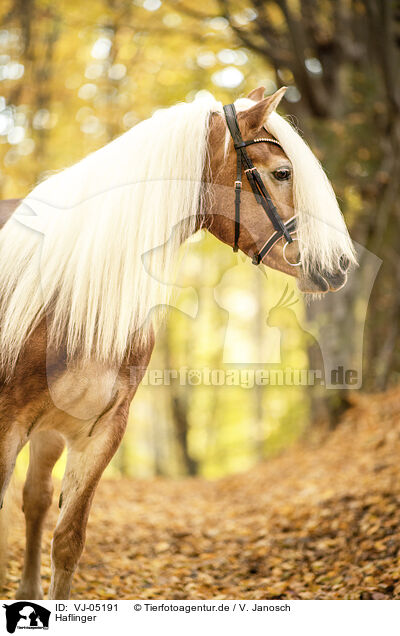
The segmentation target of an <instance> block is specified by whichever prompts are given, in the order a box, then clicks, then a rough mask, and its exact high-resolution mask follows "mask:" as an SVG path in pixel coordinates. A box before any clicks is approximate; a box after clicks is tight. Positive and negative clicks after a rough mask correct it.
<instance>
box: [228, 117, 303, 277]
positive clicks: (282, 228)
mask: <svg viewBox="0 0 400 636" xmlns="http://www.w3.org/2000/svg"><path fill="white" fill-rule="evenodd" d="M224 113H225V119H226V124H227V126H228V130H229V132H230V134H231V137H232V141H233V145H234V147H235V150H236V181H235V240H234V244H233V251H234V252H237V251H238V249H239V246H238V242H239V235H240V193H241V190H242V166H243V167H244V172H245V175H246V177H247V180H248V182H249V183H250V186H251V189H252V191H253V194H254V196H255V198H256V201H257V203H259V204H260V205H262V207H263V208H264V211H265V212H266V214H267V216H268V217H269V219H270V220H271V223H272V225H273V227H274V229H275V232H274V233H273V234H272V236H270V238H269V239H267V240H266V241H265V243H264V245H263V246H262V248H261V249H260V250H259V251H258V252H256V253H255V254H253V263H254V265H259V264H260V263H261V261H262V260H263V258H264V257H265V256H266V255H267V254H269V252H270V251H271V250H272V248H273V247H274V245H276V243H277V242H278V241H279V240H280V239H281V238H284V239H285V240H286V243H285V244H284V246H283V252H282V254H283V257H284V259H285V261H286V262H287V263H288V264H289V265H292V266H293V267H297V266H299V265H301V262H300V261H299V262H298V263H291V262H290V261H289V260H288V259H287V257H286V248H287V246H288V245H289V244H290V243H293V240H295V241H296V240H297V239H296V238H295V239H293V238H292V236H291V234H295V233H296V216H292V217H291V218H290V219H289V220H288V221H285V222H284V221H283V220H282V219H281V217H280V216H279V213H278V211H277V209H276V207H275V206H274V204H273V202H272V199H271V197H270V195H269V193H268V190H267V188H266V187H265V185H264V182H263V180H262V178H261V175H260V173H259V172H258V170H257V168H256V167H255V166H254V164H253V162H252V160H251V159H250V157H249V155H248V154H247V151H246V147H247V146H251V145H252V144H258V143H261V142H267V143H271V144H276V145H277V146H279V147H282V146H281V145H280V143H279V142H278V141H276V139H270V138H268V137H262V138H260V139H250V140H247V141H243V138H242V135H241V132H240V130H239V125H238V121H237V115H236V109H235V106H234V104H228V105H227V106H224Z"/></svg>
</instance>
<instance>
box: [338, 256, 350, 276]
mask: <svg viewBox="0 0 400 636" xmlns="http://www.w3.org/2000/svg"><path fill="white" fill-rule="evenodd" d="M339 265H340V269H341V270H342V272H347V270H348V269H349V265H350V259H349V258H347V256H345V255H344V254H342V256H341V257H340V260H339Z"/></svg>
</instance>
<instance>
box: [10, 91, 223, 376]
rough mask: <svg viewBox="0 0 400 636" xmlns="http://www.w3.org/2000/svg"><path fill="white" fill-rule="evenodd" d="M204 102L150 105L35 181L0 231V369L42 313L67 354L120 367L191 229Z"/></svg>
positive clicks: (202, 157)
mask: <svg viewBox="0 0 400 636" xmlns="http://www.w3.org/2000/svg"><path fill="white" fill-rule="evenodd" d="M221 108H222V107H221V105H220V104H219V103H218V102H215V101H214V100H211V99H210V100H208V101H207V100H199V101H195V102H193V103H191V104H178V105H176V106H173V107H171V108H168V109H164V110H160V111H157V112H156V113H155V114H154V115H153V116H152V117H151V118H150V119H148V120H146V121H144V122H142V123H140V124H138V125H137V126H135V127H134V128H132V129H131V130H129V131H128V132H126V133H125V134H123V135H122V136H120V137H118V138H117V139H115V140H114V141H112V142H111V143H109V144H107V145H106V146H104V147H103V148H101V149H99V150H98V151H96V152H94V153H93V154H91V155H89V156H87V157H86V158H84V159H83V160H82V161H80V162H79V163H77V164H75V165H73V166H71V167H69V168H67V169H65V170H63V171H61V172H59V173H57V174H54V175H52V176H50V177H49V178H48V179H46V180H45V181H43V182H42V183H40V184H39V185H37V186H36V187H35V188H34V190H33V191H32V192H31V193H30V194H29V195H28V196H27V197H26V198H25V199H24V201H23V202H22V203H21V205H20V206H19V207H18V208H17V210H16V211H15V212H14V214H13V216H12V218H11V219H10V220H9V221H8V223H7V224H6V225H5V227H4V228H3V229H2V230H1V232H0V365H1V368H2V369H3V371H4V370H6V371H7V372H8V373H9V372H10V371H11V370H12V369H13V368H14V366H15V363H16V360H17V358H18V355H19V352H20V350H21V348H22V346H23V345H24V343H25V341H26V339H27V338H28V336H29V334H31V333H32V331H33V330H34V329H35V327H37V325H38V324H39V323H40V322H41V321H42V320H43V318H44V317H46V318H47V328H48V344H49V345H51V346H54V347H58V346H60V345H61V344H63V345H64V346H66V348H67V352H68V356H69V358H72V357H74V356H76V357H78V358H83V359H89V358H94V359H98V360H102V361H108V362H110V363H111V362H115V363H116V364H119V363H121V361H122V360H123V358H124V356H125V355H126V352H127V346H128V345H129V344H130V343H132V344H133V345H135V344H137V343H138V342H139V341H140V342H142V341H144V340H145V339H146V338H147V336H148V333H149V327H150V320H149V314H150V312H151V311H152V310H153V309H154V308H156V307H158V308H160V306H165V305H167V304H168V300H169V297H170V293H171V286H170V285H168V284H164V283H166V282H170V281H171V280H172V276H173V269H174V264H175V263H176V253H177V250H178V247H179V245H180V244H181V242H182V241H183V240H184V239H185V238H186V237H187V236H189V235H190V234H191V233H193V231H194V229H195V223H196V215H197V214H198V213H199V211H201V209H202V205H203V199H204V192H203V190H202V185H201V184H202V176H203V170H204V166H205V161H206V156H207V138H208V128H209V118H210V114H211V112H213V111H220V110H221Z"/></svg>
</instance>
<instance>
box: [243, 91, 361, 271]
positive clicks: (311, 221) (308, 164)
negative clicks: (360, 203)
mask: <svg viewBox="0 0 400 636" xmlns="http://www.w3.org/2000/svg"><path fill="white" fill-rule="evenodd" d="M235 105H236V108H237V110H238V111H240V110H246V109H247V108H250V107H251V106H254V102H253V101H252V100H250V99H239V100H237V101H236V102H235ZM265 125H266V128H267V130H268V131H269V132H270V133H272V135H274V137H275V138H276V139H277V140H278V141H279V143H280V144H281V146H282V148H283V149H284V151H285V153H286V155H287V157H288V158H289V159H290V161H291V163H292V167H293V201H294V212H295V213H296V214H297V227H298V229H297V237H298V239H299V250H300V253H301V260H302V263H303V269H304V270H305V271H306V272H308V271H310V270H312V269H314V268H318V269H319V270H320V271H323V270H326V271H328V272H332V271H335V269H336V268H337V264H338V262H339V259H340V257H341V256H345V257H347V258H348V259H349V261H350V263H353V264H355V263H356V257H355V252H354V248H353V244H352V241H351V239H350V237H349V234H348V231H347V228H346V224H345V222H344V219H343V215H342V213H341V211H340V208H339V205H338V202H337V199H336V196H335V193H334V191H333V188H332V186H331V183H330V181H329V179H328V177H327V176H326V174H325V172H324V170H323V168H322V166H321V164H320V163H319V161H318V159H317V158H316V157H315V155H314V153H313V152H312V150H311V149H310V148H309V146H308V145H307V144H306V143H305V141H304V140H303V139H302V137H301V136H300V135H299V134H298V132H297V131H296V130H295V129H294V128H293V127H292V126H291V125H290V123H289V122H288V121H287V119H285V118H284V117H281V116H280V115H278V113H276V112H273V113H271V114H270V115H269V117H268V118H267V121H266V122H265Z"/></svg>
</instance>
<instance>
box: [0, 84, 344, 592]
mask: <svg viewBox="0 0 400 636" xmlns="http://www.w3.org/2000/svg"><path fill="white" fill-rule="evenodd" d="M284 92H285V88H284V87H283V88H281V89H279V90H278V91H277V92H275V93H274V94H273V95H270V96H268V97H264V88H263V87H260V88H258V89H255V90H254V91H252V92H251V93H250V94H249V95H248V97H247V98H239V99H238V100H236V102H235V103H234V105H231V106H230V108H227V107H225V109H224V108H223V107H222V105H221V104H220V103H219V102H217V101H216V100H215V99H214V98H212V97H211V96H210V97H209V98H208V99H198V100H194V101H193V102H191V103H180V104H177V105H175V106H171V107H169V108H165V109H161V110H159V111H156V113H155V114H153V116H152V117H151V118H149V119H147V120H145V121H143V122H141V123H139V124H138V125H136V126H135V127H133V128H132V129H130V130H128V131H127V132H125V133H124V134H122V135H121V136H120V137H118V138H116V139H114V140H113V141H111V142H110V143H109V144H107V145H106V146H104V147H102V148H100V149H99V150H97V151H95V152H94V153H92V154H90V155H88V156H87V157H85V158H84V159H82V160H81V161H79V162H78V163H77V164H74V165H72V166H70V167H67V168H66V169H64V170H62V171H60V172H58V173H54V174H51V175H50V176H49V177H48V178H46V179H45V180H43V181H41V182H40V183H38V184H37V185H36V187H35V188H34V189H33V190H32V191H31V193H30V194H29V195H28V196H27V197H25V199H23V200H14V201H8V202H7V201H6V202H3V204H2V206H1V207H0V219H2V223H3V226H2V229H1V231H0V487H1V493H0V496H1V501H3V498H4V494H5V492H6V489H7V485H8V484H9V481H10V478H11V475H12V472H13V468H14V465H15V461H16V457H17V455H18V453H19V451H20V450H21V448H22V447H23V446H24V445H25V444H26V443H27V442H28V441H29V442H30V458H29V467H28V472H27V476H26V482H25V484H24V488H23V512H24V515H25V522H26V551H25V557H24V566H23V572H22V577H21V581H20V584H19V588H18V591H17V598H18V599H40V598H43V591H42V586H41V577H40V552H41V537H42V529H43V522H44V519H45V515H46V512H47V510H48V508H49V506H50V503H51V500H52V493H53V487H52V479H51V473H52V468H53V466H54V464H55V462H56V461H57V459H58V458H59V457H60V455H61V453H62V451H63V448H64V445H66V447H67V464H66V468H65V474H64V477H63V480H62V486H61V496H60V501H59V507H60V513H59V517H58V521H57V524H56V527H55V530H54V533H53V538H52V548H51V564H52V574H51V583H50V588H49V598H50V599H67V598H69V596H70V592H71V583H72V578H73V574H74V571H75V569H76V567H77V564H78V561H79V558H80V556H81V553H82V551H83V548H84V544H85V532H86V524H87V520H88V516H89V511H90V506H91V502H92V499H93V495H94V492H95V490H96V487H97V485H98V482H99V480H100V478H101V475H102V473H103V471H104V469H105V467H106V466H107V464H108V463H109V461H110V460H111V458H112V457H113V455H114V453H115V452H116V450H117V448H118V446H119V444H120V442H121V439H122V437H123V435H124V431H125V427H126V423H127V419H128V411H129V407H130V404H131V402H132V400H133V397H134V395H135V392H136V390H137V388H138V385H139V383H140V381H141V380H142V378H143V375H144V373H145V370H146V368H147V365H148V363H149V360H150V356H151V353H152V350H153V346H154V341H155V336H156V328H157V324H159V321H160V320H162V319H163V318H164V312H163V309H162V308H163V307H165V306H166V305H167V304H168V298H169V296H168V294H169V293H170V292H169V286H167V285H163V284H162V283H161V282H160V281H162V280H165V276H164V275H165V272H170V273H171V275H173V272H174V268H175V267H176V263H177V258H178V251H179V246H180V245H181V244H182V243H183V242H184V241H185V240H186V239H187V238H188V237H189V236H191V235H192V234H193V233H195V232H197V231H198V230H199V229H201V228H205V229H206V230H208V231H209V232H211V233H212V234H213V235H214V236H216V237H217V238H218V239H219V240H220V241H222V242H223V243H225V244H227V245H228V246H231V247H233V248H234V249H236V250H237V249H239V250H241V251H242V252H243V253H244V254H246V255H248V256H250V257H252V259H253V262H255V263H256V264H264V265H268V266H270V267H272V268H275V269H278V270H280V271H282V272H284V273H286V274H289V275H292V276H295V277H296V279H297V284H298V287H299V289H300V290H301V291H302V292H304V293H306V294H317V295H318V294H321V293H326V292H328V291H335V290H337V289H339V288H341V287H342V286H343V285H344V284H345V283H346V279H347V274H348V268H349V266H350V265H351V264H353V263H356V257H355V253H354V250H353V245H352V242H351V239H350V237H349V234H348V231H347V228H346V225H345V222H344V219H343V216H342V214H341V211H340V209H339V207H338V204H337V201H336V198H335V195H334V192H333V190H332V187H331V185H330V182H329V181H328V179H327V177H326V175H325V173H324V171H323V169H322V167H321V165H320V164H319V162H318V161H317V159H316V157H315V156H314V154H313V153H312V151H311V150H310V148H309V147H308V146H307V145H306V143H305V142H304V141H303V139H302V138H301V136H300V135H299V134H298V132H297V131H296V130H295V129H294V128H293V127H292V126H291V125H290V123H289V122H287V121H286V119H284V118H283V117H281V116H280V115H278V113H277V112H276V108H277V106H278V104H279V102H280V100H281V99H282V97H283V94H284ZM153 310H154V311H153ZM132 369H134V370H135V373H132Z"/></svg>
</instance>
